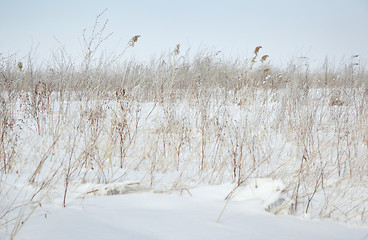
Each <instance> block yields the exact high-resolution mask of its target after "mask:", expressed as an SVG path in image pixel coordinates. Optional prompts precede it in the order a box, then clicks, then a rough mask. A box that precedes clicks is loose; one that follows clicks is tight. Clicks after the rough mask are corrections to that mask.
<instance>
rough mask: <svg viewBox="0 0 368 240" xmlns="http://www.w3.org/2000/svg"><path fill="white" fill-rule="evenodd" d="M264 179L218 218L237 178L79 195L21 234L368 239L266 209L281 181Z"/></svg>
mask: <svg viewBox="0 0 368 240" xmlns="http://www.w3.org/2000/svg"><path fill="white" fill-rule="evenodd" d="M260 182H261V183H260V189H263V190H257V191H256V192H255V194H254V195H251V194H249V189H250V188H251V187H250V186H245V187H244V188H243V189H239V190H238V195H239V196H241V197H238V198H237V199H236V201H233V200H230V201H229V203H228V205H227V206H226V209H225V211H224V214H223V215H222V217H221V219H220V221H219V222H218V223H217V219H218V217H219V215H220V213H221V211H222V209H223V208H224V206H225V204H226V200H224V199H225V197H226V195H227V194H228V193H229V192H230V191H231V190H232V188H233V187H234V185H233V184H223V185H218V186H200V187H197V188H194V189H191V190H188V191H172V192H169V193H161V194H160V193H154V192H152V191H145V192H136V193H131V194H121V195H112V196H94V197H89V198H86V199H75V200H73V201H72V202H71V203H70V204H69V206H68V207H67V208H63V207H51V208H49V209H42V210H38V211H37V213H35V214H34V215H33V217H31V219H29V220H28V222H27V224H26V225H25V226H24V227H23V228H22V230H21V231H20V233H19V234H18V235H17V236H16V239H19V240H21V239H27V240H32V239H35V240H36V239H37V240H44V239H45V240H46V239H54V240H58V239H60V240H61V239H69V240H73V239H201V240H203V239H274V240H276V239H283V240H286V239H292V240H294V239H299V240H303V239H306V240H309V239H317V240H318V239H334V240H338V239H342V240H343V239H367V237H368V229H365V228H354V227H349V226H346V225H341V224H339V223H334V222H330V221H326V220H308V219H305V218H302V217H293V216H276V215H274V214H272V213H269V212H267V211H265V209H264V202H265V201H267V200H268V199H267V197H265V196H267V195H270V193H272V192H277V190H276V191H275V189H273V188H274V187H275V186H276V187H277V185H278V184H279V182H278V181H275V182H274V183H272V182H271V181H270V180H266V181H264V185H265V186H262V181H260ZM190 194H191V195H190ZM271 195H272V194H271ZM245 196H246V197H245ZM241 198H242V200H241ZM271 198H272V196H271Z"/></svg>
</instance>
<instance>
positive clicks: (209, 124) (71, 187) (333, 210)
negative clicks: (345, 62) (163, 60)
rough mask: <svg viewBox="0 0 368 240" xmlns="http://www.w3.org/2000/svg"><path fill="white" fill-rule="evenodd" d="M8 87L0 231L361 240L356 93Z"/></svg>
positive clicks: (35, 235)
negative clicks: (142, 95) (162, 93)
mask: <svg viewBox="0 0 368 240" xmlns="http://www.w3.org/2000/svg"><path fill="white" fill-rule="evenodd" d="M335 92H339V94H338V95H337V96H338V97H339V98H338V99H336V97H334V96H335V95H334V94H335ZM12 94H18V95H14V96H13V95H11V94H9V93H3V94H2V103H3V104H2V105H1V111H2V112H1V113H2V130H1V131H2V132H1V133H2V137H1V149H0V151H1V156H2V157H1V163H0V164H1V165H0V166H1V172H0V180H1V181H0V221H1V222H0V239H1V240H2V239H8V238H13V237H14V238H15V239H368V229H367V221H368V220H367V216H366V210H367V207H368V197H367V196H368V191H367V188H366V186H367V182H368V178H367V174H366V173H367V170H368V165H367V156H368V154H367V153H368V151H367V148H368V121H367V119H368V115H367V113H368V111H367V110H368V108H367V102H366V101H367V99H366V96H365V95H364V94H365V93H364V89H350V90H344V91H340V90H334V89H311V90H310V92H309V93H308V94H304V95H303V94H301V95H300V96H298V97H297V98H295V96H294V95H293V96H292V94H295V93H291V92H290V91H289V90H288V89H278V90H259V89H258V90H254V89H253V90H251V91H248V90H244V91H243V92H237V93H234V92H230V93H225V94H224V92H223V91H222V90H218V92H216V91H212V93H211V94H209V95H208V94H207V95H203V96H198V98H184V99H181V100H177V101H169V100H164V101H157V102H154V101H140V100H139V101H138V100H137V99H136V98H134V93H132V94H131V95H125V93H118V92H117V93H116V94H115V93H113V94H111V95H110V96H107V97H105V98H97V99H93V98H91V99H90V98H86V99H84V98H83V96H82V97H80V96H76V95H78V94H75V93H70V95H69V96H65V95H67V94H68V93H66V92H65V93H63V94H64V95H63V96H60V95H59V94H56V93H51V94H50V95H48V93H46V92H42V91H41V92H38V93H37V92H36V93H35V94H32V93H22V92H20V93H12ZM78 98H79V99H78ZM337 100H338V102H334V101H337Z"/></svg>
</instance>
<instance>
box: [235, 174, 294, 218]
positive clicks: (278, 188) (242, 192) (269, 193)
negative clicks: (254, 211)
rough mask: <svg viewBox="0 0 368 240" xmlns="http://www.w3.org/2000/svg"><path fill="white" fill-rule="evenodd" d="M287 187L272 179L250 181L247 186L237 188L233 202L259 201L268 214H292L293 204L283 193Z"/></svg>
mask: <svg viewBox="0 0 368 240" xmlns="http://www.w3.org/2000/svg"><path fill="white" fill-rule="evenodd" d="M284 190H285V185H284V184H283V183H282V181H280V180H275V179H271V178H254V179H250V180H249V181H248V182H247V184H244V185H240V186H239V187H237V188H236V189H235V191H234V193H233V194H232V197H231V200H233V201H247V200H254V199H257V200H259V201H261V202H262V206H263V207H264V209H265V210H266V211H268V212H271V213H274V214H276V215H288V214H291V213H292V209H293V203H292V201H291V199H289V198H288V197H286V196H285V195H284V194H283V193H284Z"/></svg>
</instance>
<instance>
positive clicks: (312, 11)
mask: <svg viewBox="0 0 368 240" xmlns="http://www.w3.org/2000/svg"><path fill="white" fill-rule="evenodd" d="M0 6H1V14H0V53H3V54H10V53H14V52H16V53H17V57H18V58H20V59H21V58H22V57H24V56H25V55H26V54H27V53H28V52H29V51H30V49H31V47H32V46H33V47H35V46H37V45H38V50H37V56H38V57H39V58H40V59H41V60H42V59H47V58H48V56H49V54H50V51H51V50H56V49H57V48H58V43H57V42H56V40H55V39H54V37H56V38H57V39H58V40H59V41H60V42H61V43H62V44H63V45H64V46H65V47H66V49H67V51H68V52H69V53H70V54H72V55H73V56H81V45H80V42H81V39H82V37H81V36H82V30H83V29H84V28H87V29H91V28H92V26H93V23H94V20H95V17H96V16H97V14H98V13H100V12H102V11H103V10H104V9H105V8H107V11H106V13H105V14H104V17H103V18H102V19H108V20H109V24H108V29H107V32H113V35H112V36H111V37H110V38H109V40H108V42H106V43H105V45H104V48H105V49H107V50H108V51H112V50H114V51H116V52H121V51H122V50H123V49H124V47H125V45H126V43H127V42H128V41H129V39H130V38H131V37H132V36H134V35H137V34H140V35H142V38H141V39H139V42H138V43H137V44H136V47H134V49H129V54H132V55H134V56H135V57H136V58H137V59H139V60H148V59H149V58H150V57H152V56H154V55H160V54H161V53H162V52H163V51H167V50H170V49H173V48H174V47H175V46H176V44H177V43H180V44H181V46H182V51H183V50H184V51H185V50H186V49H188V48H191V51H192V53H195V52H197V50H198V49H199V48H201V47H207V48H210V49H213V50H216V51H217V50H219V51H222V53H224V54H225V55H226V56H238V57H241V58H249V57H251V55H252V52H253V49H254V48H255V47H256V46H258V45H262V46H263V48H262V52H261V54H269V55H270V60H271V61H272V62H274V63H280V62H283V63H285V62H287V61H288V60H290V59H292V58H298V57H305V56H306V57H308V58H309V59H310V61H311V62H312V63H313V62H319V61H323V59H324V58H325V57H326V56H329V58H330V59H336V62H338V61H340V60H341V58H345V59H349V58H350V56H352V55H353V54H359V55H360V56H361V59H363V60H366V59H368V27H367V26H368V0H345V1H343V0H300V1H297V0H278V1H275V0H261V1H256V0H254V1H249V0H243V1H241V0H235V1H231V0H228V1H218V0H212V1H209V0H205V1H198V0H197V1H196V0H186V1H173V0H171V1H170V0H158V1H153V0H136V1H132V0H130V1H113V0H108V1H93V0H92V1H84V0H83V1H71V0H65V1H47V0H42V1H41V0H33V1H27V0H17V1H10V0H0Z"/></svg>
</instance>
